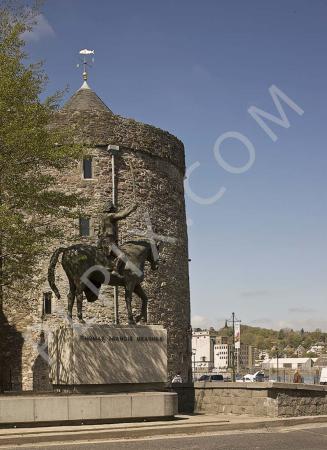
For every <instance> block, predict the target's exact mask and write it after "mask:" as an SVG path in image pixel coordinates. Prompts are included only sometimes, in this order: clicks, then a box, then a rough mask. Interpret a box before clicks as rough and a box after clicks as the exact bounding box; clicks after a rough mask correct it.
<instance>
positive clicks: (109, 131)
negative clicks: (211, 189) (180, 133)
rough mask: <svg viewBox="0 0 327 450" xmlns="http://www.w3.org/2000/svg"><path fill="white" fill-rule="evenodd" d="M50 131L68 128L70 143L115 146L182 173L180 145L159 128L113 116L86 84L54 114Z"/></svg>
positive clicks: (182, 146)
mask: <svg viewBox="0 0 327 450" xmlns="http://www.w3.org/2000/svg"><path fill="white" fill-rule="evenodd" d="M52 127H54V128H56V127H58V128H62V127H68V129H70V131H71V133H70V136H71V137H72V139H73V141H74V142H78V143H79V144H82V145H88V146H107V145H108V144H114V145H119V146H120V147H122V148H127V149H129V150H138V151H139V150H140V151H142V152H144V153H149V154H151V155H155V154H156V155H157V156H159V157H160V158H161V159H167V160H169V161H170V162H171V163H172V164H173V165H175V166H176V167H177V168H178V169H179V170H180V171H181V172H183V173H184V172H185V156H184V145H183V143H182V142H181V141H180V140H179V139H177V138H176V137H175V136H173V135H171V134H170V133H168V132H167V131H163V130H161V129H160V128H156V127H154V126H152V125H147V124H144V123H142V122H137V121H136V120H134V119H127V118H125V117H121V116H119V115H117V114H114V113H113V112H112V111H111V110H110V109H109V108H108V106H107V105H106V104H105V103H104V102H103V101H102V100H101V99H100V98H99V97H98V96H97V94H96V93H95V92H94V91H92V89H91V88H90V87H89V85H88V84H87V82H86V81H84V83H83V85H82V86H81V88H80V89H79V90H78V91H77V92H75V94H74V95H73V96H72V97H71V98H70V99H69V100H68V101H67V103H66V104H65V105H64V106H63V107H62V108H61V109H60V110H59V111H58V112H56V113H55V114H54V117H53V120H52Z"/></svg>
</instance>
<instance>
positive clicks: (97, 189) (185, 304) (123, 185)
mask: <svg viewBox="0 0 327 450" xmlns="http://www.w3.org/2000/svg"><path fill="white" fill-rule="evenodd" d="M67 121H68V122H69V126H70V128H71V129H72V130H73V132H74V139H75V140H76V141H78V142H80V143H82V144H84V145H85V146H86V154H87V155H90V156H92V157H93V167H94V178H93V179H90V180H85V179H83V178H82V165H81V162H76V165H75V166H74V167H70V168H69V169H67V171H66V172H61V173H55V176H56V178H57V180H58V185H59V186H60V187H61V189H63V190H64V191H65V192H67V193H69V192H78V193H81V194H82V195H84V196H86V197H88V198H90V199H91V202H90V203H89V204H88V205H87V206H86V207H85V208H84V209H83V211H80V213H81V214H82V215H85V216H89V217H90V218H91V228H92V230H91V232H92V236H91V237H90V238H80V237H79V230H78V223H77V222H76V221H75V222H74V220H70V221H69V220H68V221H65V222H61V223H60V224H59V225H60V226H61V227H62V229H63V230H64V232H65V239H63V240H62V241H61V242H56V243H54V245H53V246H52V247H51V248H49V249H48V252H47V254H46V255H45V257H44V260H43V261H40V270H39V276H38V279H37V280H36V285H35V286H32V287H31V288H30V289H29V290H27V289H25V290H24V292H23V293H20V294H19V295H17V296H16V297H14V296H13V295H8V296H7V298H6V300H5V302H4V309H3V312H4V316H5V320H6V322H7V323H8V325H9V326H12V327H15V332H16V334H17V335H18V336H19V339H16V340H17V342H19V346H20V348H18V347H17V348H16V347H11V348H10V349H9V346H7V345H6V343H5V342H4V345H5V346H6V347H7V349H8V352H7V356H6V358H7V359H6V361H5V362H4V365H5V364H7V365H8V364H9V365H10V367H11V368H12V369H11V370H12V373H13V374H14V376H15V380H14V382H15V386H22V388H23V389H27V390H32V389H37V390H42V389H46V388H47V385H46V381H45V382H44V386H43V387H42V380H44V371H45V369H44V365H43V364H42V361H40V358H39V353H38V347H37V344H38V343H39V342H40V340H41V338H40V336H41V332H42V331H44V333H45V335H47V333H48V332H49V331H50V330H51V329H55V328H56V327H58V325H61V324H62V323H63V321H64V320H65V314H66V308H67V298H66V295H67V292H68V283H67V278H66V275H65V274H64V272H63V270H62V268H61V264H60V263H59V264H58V265H57V271H56V273H57V278H56V282H57V286H58V287H59V290H60V292H61V297H62V298H61V300H60V301H58V300H57V299H56V298H55V296H54V295H53V296H52V314H51V315H47V316H45V317H43V318H42V296H43V292H45V291H48V290H49V287H48V284H47V269H48V263H49V258H50V255H51V253H52V252H53V250H54V249H55V248H57V247H59V246H69V245H71V244H74V243H76V242H83V241H84V242H88V243H91V244H95V243H96V241H97V234H98V229H99V222H100V217H101V213H102V210H103V207H104V205H105V204H106V202H107V201H108V200H110V199H111V192H112V180H111V156H110V155H109V153H108V151H107V145H108V144H113V145H119V146H120V152H119V155H118V156H117V157H116V171H117V174H118V176H117V182H118V195H117V197H118V207H119V209H121V208H125V207H127V206H129V205H130V204H131V203H133V202H134V201H136V202H137V203H138V204H139V208H138V209H137V211H136V212H135V213H133V214H132V215H131V216H130V217H129V218H128V219H127V220H125V221H123V222H121V225H120V226H119V231H118V234H119V242H120V243H122V242H124V241H126V240H129V239H132V238H133V237H135V235H136V234H137V232H136V231H135V230H145V229H146V226H147V220H148V219H147V217H149V218H150V220H151V224H152V227H153V231H154V232H155V233H158V234H162V235H164V236H170V237H174V238H175V239H176V241H175V243H173V244H172V243H166V244H165V245H164V247H163V250H162V252H161V255H160V256H161V261H160V265H159V270H158V271H156V272H152V271H151V270H150V269H149V267H147V269H146V276H145V281H144V283H143V287H144V289H145V291H146V292H147V294H148V296H149V306H148V322H149V323H150V324H160V325H163V326H164V327H165V328H166V329H167V331H168V359H169V363H168V370H169V375H170V376H173V375H174V374H175V373H176V372H178V371H181V373H182V376H183V379H184V380H187V379H188V377H189V375H190V371H191V360H190V354H191V349H190V332H191V329H190V297H189V279H188V244H187V229H186V217H185V203H184V189H183V177H184V150H183V145H182V143H181V142H180V141H179V140H178V139H176V138H175V137H173V136H171V135H170V134H169V133H166V132H163V131H161V130H159V129H157V128H154V127H150V126H147V125H143V124H138V123H137V122H135V121H131V120H127V119H123V118H119V116H113V115H112V114H111V113H110V114H109V113H102V115H101V114H99V113H95V112H93V113H87V114H86V113H85V112H83V113H80V112H75V113H73V114H70V115H68V114H67V113H65V112H64V111H63V112H61V113H59V114H58V117H57V120H56V122H55V126H60V125H61V124H62V125H63V124H67ZM81 124H82V125H83V126H81ZM119 294H120V295H119V309H120V314H121V319H122V323H126V314H125V300H124V297H123V289H120V292H119ZM133 307H134V313H137V312H138V311H139V308H140V302H139V300H138V298H137V297H136V296H135V295H134V296H133ZM83 314H84V318H85V320H86V321H89V320H93V321H94V322H95V323H113V320H114V310H113V289H112V288H111V287H106V288H104V289H103V294H102V295H101V297H100V299H99V300H98V301H97V302H95V303H93V304H92V303H87V302H86V301H85V303H84V311H83ZM74 320H75V321H76V305H75V306H74ZM38 371H39V372H40V373H38ZM19 372H20V373H19Z"/></svg>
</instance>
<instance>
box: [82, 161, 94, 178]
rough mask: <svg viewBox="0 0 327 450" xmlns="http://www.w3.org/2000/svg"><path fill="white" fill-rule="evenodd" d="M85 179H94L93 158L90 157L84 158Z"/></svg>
mask: <svg viewBox="0 0 327 450" xmlns="http://www.w3.org/2000/svg"><path fill="white" fill-rule="evenodd" d="M83 178H86V179H90V178H93V167H92V158H91V157H90V156H88V157H85V158H83Z"/></svg>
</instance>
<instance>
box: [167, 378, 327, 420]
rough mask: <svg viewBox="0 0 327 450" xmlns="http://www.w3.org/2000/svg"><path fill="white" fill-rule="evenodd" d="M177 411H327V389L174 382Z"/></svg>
mask: <svg viewBox="0 0 327 450" xmlns="http://www.w3.org/2000/svg"><path fill="white" fill-rule="evenodd" d="M172 389H173V390H174V391H175V392H177V393H178V397H179V411H180V412H188V413H190V412H195V413H202V414H203V413H204V414H235V415H250V416H258V417H295V416H315V415H325V414H327V389H326V388H325V387H324V386H318V385H302V384H299V385H297V384H293V383H292V384H286V383H278V384H276V383H244V384H243V383H242V384H241V383H212V382H211V383H200V382H197V383H195V384H194V386H192V385H177V384H176V385H173V388H172Z"/></svg>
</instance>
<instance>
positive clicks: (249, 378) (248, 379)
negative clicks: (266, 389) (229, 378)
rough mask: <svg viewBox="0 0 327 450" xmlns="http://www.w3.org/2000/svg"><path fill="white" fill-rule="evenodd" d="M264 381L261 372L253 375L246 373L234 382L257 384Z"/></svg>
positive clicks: (263, 375)
mask: <svg viewBox="0 0 327 450" xmlns="http://www.w3.org/2000/svg"><path fill="white" fill-rule="evenodd" d="M264 379H265V374H264V373H263V372H256V373H255V374H253V375H252V374H251V373H247V374H246V375H244V377H242V378H240V379H238V380H236V381H237V382H238V383H258V382H262V381H264Z"/></svg>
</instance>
